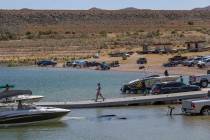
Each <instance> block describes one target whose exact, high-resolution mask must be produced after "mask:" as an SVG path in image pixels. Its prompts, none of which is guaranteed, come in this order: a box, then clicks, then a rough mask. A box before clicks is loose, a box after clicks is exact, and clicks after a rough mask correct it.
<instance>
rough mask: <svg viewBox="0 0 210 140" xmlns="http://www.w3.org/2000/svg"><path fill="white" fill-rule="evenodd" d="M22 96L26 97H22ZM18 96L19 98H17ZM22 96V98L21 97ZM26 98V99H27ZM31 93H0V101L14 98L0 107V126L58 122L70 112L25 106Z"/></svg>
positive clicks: (30, 105) (21, 91)
mask: <svg viewBox="0 0 210 140" xmlns="http://www.w3.org/2000/svg"><path fill="white" fill-rule="evenodd" d="M23 95H26V96H25V97H23ZM18 96H19V98H17V97H18ZM21 96H22V97H21ZM27 96H28V97H27ZM30 96H31V91H25V90H11V91H7V92H2V93H0V100H5V99H6V101H7V99H9V98H14V102H12V103H11V102H4V103H3V104H1V106H0V126H14V125H25V124H34V123H41V122H48V121H52V120H53V121H55V120H60V119H61V118H62V117H63V116H64V115H66V114H68V113H69V112H70V110H68V109H61V108H54V107H42V106H36V105H32V103H31V104H26V101H29V100H30V101H34V100H31V99H32V98H31V97H30Z"/></svg>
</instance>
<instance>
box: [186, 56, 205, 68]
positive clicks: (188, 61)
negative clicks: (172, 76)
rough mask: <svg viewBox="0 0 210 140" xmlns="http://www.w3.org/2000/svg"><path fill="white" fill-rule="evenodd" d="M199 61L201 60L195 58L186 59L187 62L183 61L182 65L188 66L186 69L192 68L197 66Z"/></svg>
mask: <svg viewBox="0 0 210 140" xmlns="http://www.w3.org/2000/svg"><path fill="white" fill-rule="evenodd" d="M201 60H202V57H195V58H192V59H188V60H186V61H184V62H183V65H184V66H188V67H192V66H194V65H196V64H198V62H199V61H201Z"/></svg>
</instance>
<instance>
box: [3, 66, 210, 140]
mask: <svg viewBox="0 0 210 140" xmlns="http://www.w3.org/2000/svg"><path fill="white" fill-rule="evenodd" d="M145 75H146V74H145V73H140V72H139V73H138V72H136V73H130V72H110V71H88V70H79V69H64V68H36V67H17V68H5V67H2V68H0V82H1V84H6V83H9V84H14V85H15V86H16V87H15V88H16V89H31V90H32V91H33V94H35V95H44V96H45V99H44V100H45V101H67V100H85V99H93V98H95V92H96V84H97V82H100V83H101V84H102V92H103V94H104V96H105V97H106V98H111V97H122V96H125V95H121V94H120V87H121V85H122V84H123V83H125V82H128V81H130V80H133V79H136V78H140V77H143V76H145ZM167 111H168V109H167V106H164V105H162V106H137V107H119V108H98V109H73V110H72V112H71V113H69V114H68V115H67V116H66V117H65V118H64V121H63V122H62V123H52V124H44V125H34V126H21V127H9V128H0V136H1V139H2V140H129V139H130V140H139V139H142V140H154V139H158V140H169V139H170V140H178V139H183V140H198V139H199V140H207V139H209V138H210V117H206V116H183V115H174V116H172V117H171V116H168V115H167ZM175 113H180V105H177V106H176V110H175Z"/></svg>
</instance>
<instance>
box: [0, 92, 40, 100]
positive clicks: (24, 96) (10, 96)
mask: <svg viewBox="0 0 210 140" xmlns="http://www.w3.org/2000/svg"><path fill="white" fill-rule="evenodd" d="M0 98H2V99H0V103H9V102H11V103H12V102H15V101H18V100H22V102H29V103H30V102H39V101H40V100H41V99H42V98H44V96H41V95H32V92H31V91H30V90H8V91H3V92H1V93H0Z"/></svg>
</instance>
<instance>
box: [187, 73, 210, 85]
mask: <svg viewBox="0 0 210 140" xmlns="http://www.w3.org/2000/svg"><path fill="white" fill-rule="evenodd" d="M189 83H190V84H191V85H198V86H200V87H202V88H206V87H208V84H209V83H210V71H209V70H208V71H207V75H198V76H190V77H189Z"/></svg>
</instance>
